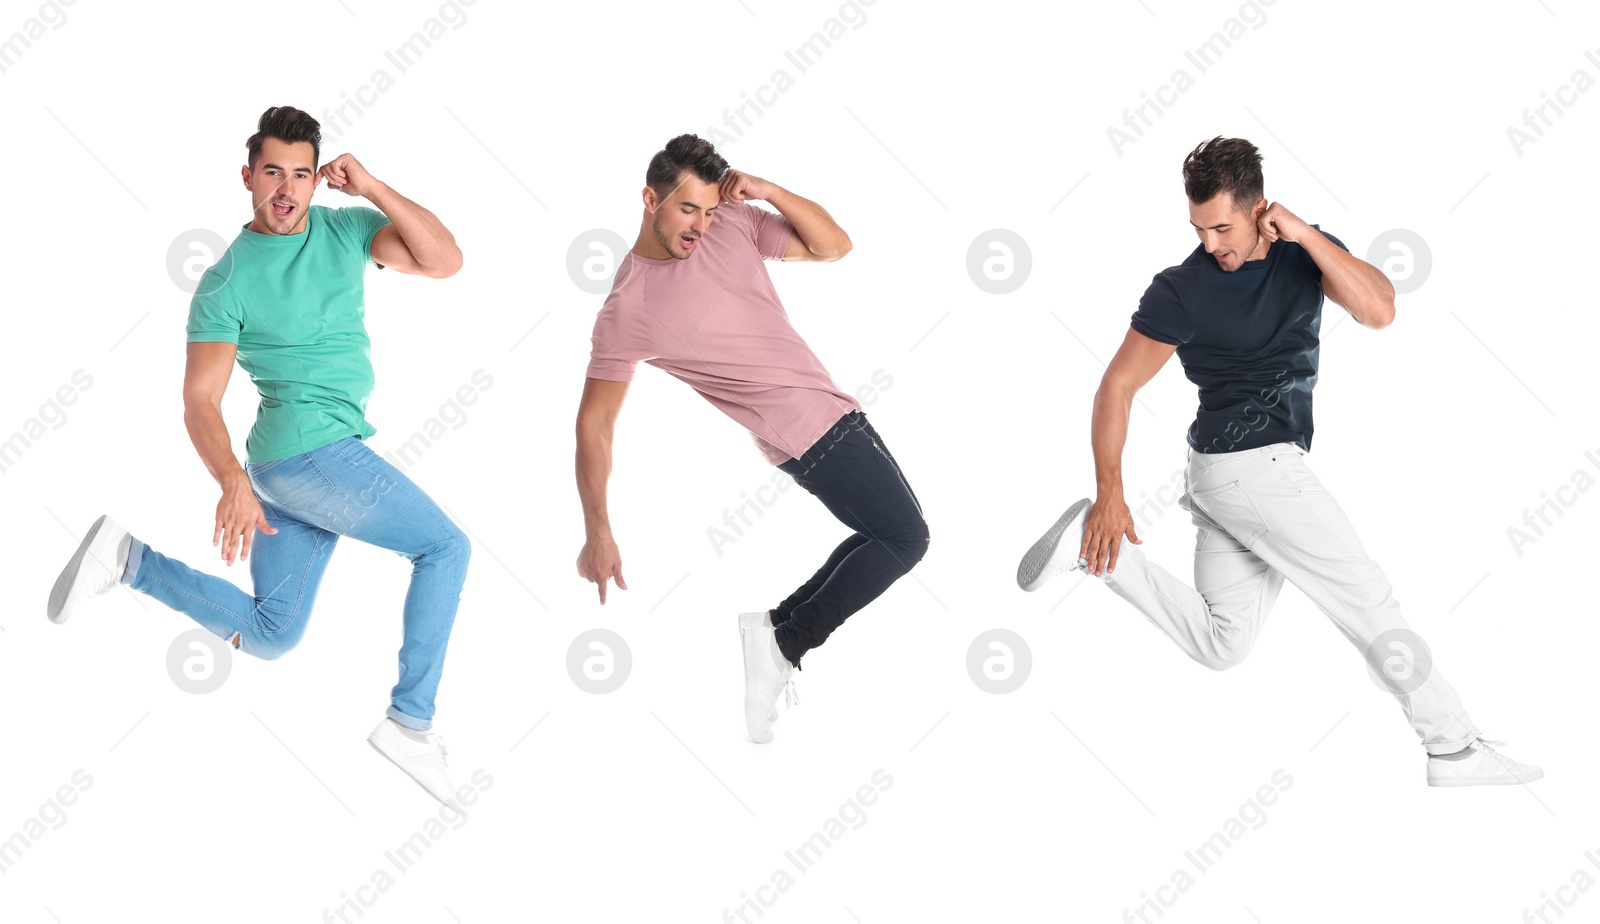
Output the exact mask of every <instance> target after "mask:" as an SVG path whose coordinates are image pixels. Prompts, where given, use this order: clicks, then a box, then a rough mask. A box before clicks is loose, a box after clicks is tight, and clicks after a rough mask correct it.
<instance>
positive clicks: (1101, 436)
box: [1089, 383, 1133, 499]
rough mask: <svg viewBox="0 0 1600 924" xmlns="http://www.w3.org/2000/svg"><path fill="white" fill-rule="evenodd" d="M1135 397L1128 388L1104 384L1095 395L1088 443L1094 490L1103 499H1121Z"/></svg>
mask: <svg viewBox="0 0 1600 924" xmlns="http://www.w3.org/2000/svg"><path fill="white" fill-rule="evenodd" d="M1132 406H1133V397H1132V395H1129V394H1128V393H1127V391H1126V390H1125V389H1121V388H1116V387H1114V386H1107V385H1106V384H1104V383H1102V384H1101V385H1100V388H1099V390H1098V391H1096V392H1095V393H1094V415H1093V418H1092V421H1093V422H1092V423H1091V424H1090V428H1091V430H1090V434H1089V441H1090V443H1091V445H1092V446H1093V447H1094V480H1095V490H1096V491H1097V492H1098V494H1099V496H1100V497H1101V498H1104V499H1120V498H1121V497H1122V448H1123V446H1124V445H1126V444H1127V442H1128V416H1129V411H1130V410H1131V409H1132Z"/></svg>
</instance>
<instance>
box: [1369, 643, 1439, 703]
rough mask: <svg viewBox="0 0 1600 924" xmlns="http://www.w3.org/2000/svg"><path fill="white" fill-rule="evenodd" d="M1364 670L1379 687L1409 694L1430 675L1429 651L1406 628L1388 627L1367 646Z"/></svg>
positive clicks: (1398, 693) (1431, 668)
mask: <svg viewBox="0 0 1600 924" xmlns="http://www.w3.org/2000/svg"><path fill="white" fill-rule="evenodd" d="M1367 673H1369V674H1370V675H1371V676H1372V682H1373V683H1376V684H1377V685H1378V686H1379V687H1380V688H1382V689H1383V690H1386V691H1388V692H1390V693H1393V694H1395V695H1397V696H1398V695H1401V694H1404V693H1412V692H1414V691H1416V690H1417V689H1418V688H1420V687H1421V686H1422V685H1423V684H1424V683H1427V682H1428V677H1429V676H1431V675H1432V674H1433V652H1432V651H1430V650H1428V643H1427V642H1425V641H1423V640H1422V636H1420V635H1418V634H1417V633H1415V632H1413V631H1411V630H1410V629H1389V630H1387V631H1385V632H1380V633H1378V637H1377V638H1375V639H1373V640H1372V644H1370V645H1368V646H1367Z"/></svg>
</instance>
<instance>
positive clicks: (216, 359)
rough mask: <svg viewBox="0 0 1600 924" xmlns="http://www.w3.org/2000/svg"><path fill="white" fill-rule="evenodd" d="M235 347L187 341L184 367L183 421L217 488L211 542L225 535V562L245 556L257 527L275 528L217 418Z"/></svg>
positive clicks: (223, 424) (226, 385)
mask: <svg viewBox="0 0 1600 924" xmlns="http://www.w3.org/2000/svg"><path fill="white" fill-rule="evenodd" d="M238 350H239V348H238V347H237V346H236V345H234V344H232V343H191V344H189V346H188V360H187V363H186V365H185V368H184V372H183V425H184V427H185V428H187V429H188V431H189V439H190V441H191V442H193V443H194V448H195V451H196V452H198V453H200V461H202V462H204V463H205V466H206V471H209V472H210V473H211V477H212V478H215V479H216V480H217V485H218V486H219V487H221V488H222V500H220V501H218V502H217V521H216V527H215V529H214V530H213V532H212V535H211V544H212V545H213V546H214V545H216V544H217V542H218V540H219V539H222V540H224V541H223V542H222V558H223V560H224V561H226V562H227V563H228V564H229V565H232V564H233V560H234V557H235V552H236V551H237V553H238V558H239V560H241V561H243V560H245V559H247V558H249V557H250V542H251V540H252V539H253V538H254V537H255V531H256V530H257V529H260V530H261V531H262V532H264V533H267V534H269V535H270V534H272V533H275V532H277V530H276V529H274V528H273V527H272V525H271V524H269V523H268V522H267V517H266V514H265V513H263V512H262V510H261V502H260V501H258V500H257V499H256V493H255V489H254V488H253V487H251V486H250V476H249V475H248V474H246V473H245V470H244V467H243V466H241V465H240V464H239V459H238V458H237V457H236V456H234V454H233V442H232V440H230V439H229V437H228V426H227V424H226V423H224V422H223V419H222V395H223V393H224V392H226V391H227V389H228V378H229V377H230V376H231V375H232V374H233V359H234V355H235V354H236V353H237V352H238Z"/></svg>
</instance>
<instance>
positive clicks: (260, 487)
mask: <svg viewBox="0 0 1600 924" xmlns="http://www.w3.org/2000/svg"><path fill="white" fill-rule="evenodd" d="M307 455H309V453H301V454H300V455H299V456H290V457H289V459H284V460H280V461H285V462H287V461H291V460H295V459H304V458H305V457H306V456H307ZM266 464H267V465H271V463H266ZM249 474H250V482H251V484H252V485H253V486H254V487H255V489H256V493H257V494H259V495H261V497H263V498H264V499H266V500H269V501H271V502H272V503H273V504H274V505H276V506H277V507H278V508H280V509H282V510H284V511H285V512H287V513H289V514H290V515H293V516H298V517H301V518H305V517H309V516H311V515H313V514H315V513H316V512H317V511H319V510H321V509H322V506H323V504H325V503H326V502H327V500H328V498H329V497H330V496H332V494H333V488H334V485H333V482H332V481H331V480H329V478H328V476H327V475H325V474H323V472H322V470H321V469H319V468H318V467H317V466H316V465H314V464H311V463H310V462H309V460H307V463H306V464H304V465H287V466H279V465H272V467H271V468H260V469H256V470H255V471H252V472H250V473H249Z"/></svg>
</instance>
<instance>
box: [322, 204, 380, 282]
mask: <svg viewBox="0 0 1600 924" xmlns="http://www.w3.org/2000/svg"><path fill="white" fill-rule="evenodd" d="M335 214H336V215H338V217H339V219H340V220H341V221H343V222H344V227H345V230H346V232H347V233H348V234H349V235H350V237H352V238H353V239H355V240H357V241H359V242H360V243H361V260H362V262H363V263H372V262H374V261H373V259H372V236H373V235H375V234H377V233H378V231H379V229H381V228H382V227H383V226H384V225H389V224H393V223H394V222H391V221H390V220H389V216H388V215H385V214H383V213H382V212H380V211H378V210H377V209H369V208H367V207H366V206H364V205H350V206H346V207H344V208H342V209H337V210H335ZM377 266H378V268H379V269H382V268H383V264H381V263H379V264H377Z"/></svg>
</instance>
